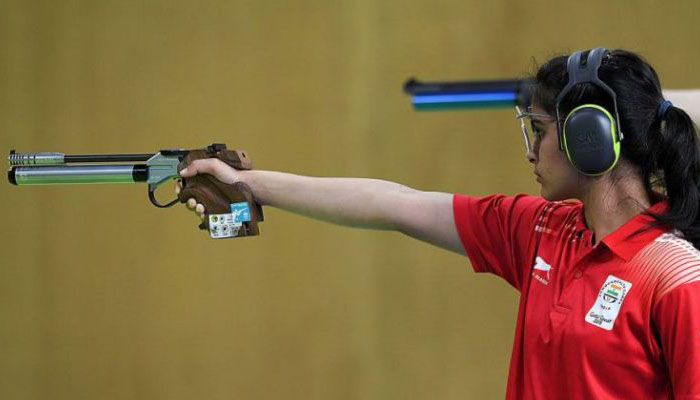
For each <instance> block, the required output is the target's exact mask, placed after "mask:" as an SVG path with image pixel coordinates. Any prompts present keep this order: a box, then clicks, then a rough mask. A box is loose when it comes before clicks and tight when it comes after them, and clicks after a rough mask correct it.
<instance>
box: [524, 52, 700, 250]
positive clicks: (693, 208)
mask: <svg viewBox="0 0 700 400" xmlns="http://www.w3.org/2000/svg"><path fill="white" fill-rule="evenodd" d="M584 57H586V53H584ZM567 59H568V57H566V56H560V57H555V58H553V59H551V60H549V61H548V62H547V63H545V64H544V65H542V66H541V67H540V68H539V70H538V71H537V74H536V76H535V87H534V90H533V96H532V101H533V103H536V104H537V105H539V106H540V107H542V108H544V110H545V111H546V112H547V113H548V114H549V115H552V116H556V110H555V107H556V104H555V102H556V97H557V95H558V94H559V92H561V90H562V89H563V88H564V86H566V84H567V82H568V79H569V76H568V73H567V67H566V63H567ZM598 76H599V77H600V79H601V80H602V81H603V82H605V83H606V84H607V85H608V86H610V87H611V88H612V89H613V90H614V91H615V93H616V95H617V108H618V111H619V113H620V127H619V129H620V130H621V131H622V133H623V134H624V139H623V140H622V142H621V155H620V157H621V161H622V162H628V163H629V164H631V165H632V166H633V167H635V168H636V169H637V170H638V172H639V173H640V175H641V177H642V179H643V180H644V184H645V187H646V190H647V192H648V193H649V194H650V195H652V191H653V190H657V191H660V192H662V194H665V195H666V196H667V197H668V202H669V208H668V210H667V211H666V212H665V213H663V214H655V213H651V212H647V215H650V216H651V217H653V218H654V219H655V221H654V222H653V223H652V225H651V226H661V225H666V226H669V227H671V228H673V229H677V230H679V231H680V232H681V233H682V234H683V236H684V238H685V239H686V240H687V241H689V242H691V243H692V244H693V246H695V248H698V249H700V146H699V142H698V137H697V128H696V127H695V125H694V124H693V121H692V120H691V119H690V117H689V116H688V114H686V112H685V111H683V110H682V109H680V108H677V107H670V108H669V109H668V110H667V111H666V113H665V115H662V116H659V115H658V109H659V105H660V104H661V103H662V102H663V101H664V98H663V94H662V92H661V85H660V83H659V77H658V75H657V74H656V71H654V68H652V67H651V65H649V64H648V63H647V62H646V61H645V60H644V59H642V57H640V56H639V55H637V54H635V53H632V52H629V51H625V50H612V51H610V52H609V53H608V55H607V56H605V57H604V58H603V61H602V63H601V65H600V68H599V69H598ZM586 103H593V104H598V105H600V106H602V107H604V108H605V109H607V110H609V111H610V112H613V110H614V107H613V100H612V99H611V98H610V96H609V95H607V94H606V93H605V92H604V91H603V90H602V89H600V88H598V87H597V86H595V85H592V84H589V83H585V84H581V85H577V86H576V87H574V88H573V89H572V90H571V91H569V93H568V94H567V95H566V96H565V97H564V99H563V100H562V102H561V104H560V110H559V113H560V116H562V118H563V116H566V115H567V114H568V113H569V112H570V111H571V110H573V109H574V108H575V107H576V106H579V105H581V104H586ZM619 165H620V163H618V166H619ZM618 170H619V168H618V167H615V169H614V170H613V171H612V174H615V173H616V172H617V171H618ZM614 178H615V175H613V179H614ZM651 226H649V227H647V229H648V228H650V227H651Z"/></svg>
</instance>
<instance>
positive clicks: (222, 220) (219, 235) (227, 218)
mask: <svg viewBox="0 0 700 400" xmlns="http://www.w3.org/2000/svg"><path fill="white" fill-rule="evenodd" d="M242 225H243V224H242V223H240V222H236V221H235V217H234V215H233V214H211V215H209V236H211V237H212V239H224V238H230V237H236V236H238V231H239V230H240V229H241V226H242Z"/></svg>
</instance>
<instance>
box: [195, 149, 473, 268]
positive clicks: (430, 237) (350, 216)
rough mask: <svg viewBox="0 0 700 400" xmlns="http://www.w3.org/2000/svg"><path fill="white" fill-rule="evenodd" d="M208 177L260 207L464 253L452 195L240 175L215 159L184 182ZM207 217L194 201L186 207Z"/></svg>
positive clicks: (374, 182) (347, 181)
mask: <svg viewBox="0 0 700 400" xmlns="http://www.w3.org/2000/svg"><path fill="white" fill-rule="evenodd" d="M197 173H207V174H211V175H214V176H216V178H217V179H219V180H220V181H222V182H224V183H229V184H233V183H235V182H243V183H245V184H247V185H248V186H249V187H250V188H251V190H252V192H253V195H254V197H255V199H256V200H257V201H258V202H259V203H260V204H262V205H267V206H272V207H276V208H280V209H283V210H286V211H290V212H293V213H296V214H300V215H305V216H308V217H311V218H316V219H319V220H322V221H326V222H330V223H334V224H339V225H344V226H351V227H358V228H367V229H381V230H395V231H399V232H402V233H404V234H406V235H408V236H411V237H414V238H416V239H419V240H422V241H425V242H428V243H431V244H434V245H436V246H439V247H442V248H444V249H447V250H451V251H454V252H457V253H461V254H465V252H464V249H463V247H462V243H461V241H460V239H459V235H458V234H457V229H456V227H455V222H454V215H453V210H452V195H451V194H448V193H438V192H423V191H420V190H415V189H411V188H409V187H407V186H404V185H400V184H398V183H394V182H388V181H383V180H379V179H367V178H316V177H308V176H301V175H294V174H289V173H283V172H272V171H259V170H253V171H237V170H235V169H233V168H231V167H229V166H228V165H226V164H224V163H223V162H221V161H220V160H217V159H207V160H197V161H194V162H193V163H192V164H191V165H190V166H189V167H188V168H187V169H186V170H183V172H182V176H183V177H190V176H194V175H196V174H197ZM188 206H189V207H190V208H195V209H196V211H197V212H198V213H199V214H202V213H203V212H204V208H203V207H202V206H201V205H197V204H196V203H195V202H194V200H193V199H191V200H190V201H189V202H188Z"/></svg>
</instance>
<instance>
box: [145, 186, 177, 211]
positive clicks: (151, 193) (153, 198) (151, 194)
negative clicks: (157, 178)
mask: <svg viewBox="0 0 700 400" xmlns="http://www.w3.org/2000/svg"><path fill="white" fill-rule="evenodd" d="M155 192H156V186H155V185H148V199H149V200H150V201H151V203H152V204H153V205H154V206H156V207H158V208H168V207H172V206H174V205H175V204H177V202H178V201H180V200H179V199H175V200H173V201H171V202H170V203H166V204H160V203H159V202H158V200H156V196H155Z"/></svg>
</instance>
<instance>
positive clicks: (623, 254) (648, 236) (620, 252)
mask: <svg viewBox="0 0 700 400" xmlns="http://www.w3.org/2000/svg"><path fill="white" fill-rule="evenodd" d="M659 197H660V198H661V200H660V201H658V202H657V203H655V204H653V205H652V206H651V207H649V208H648V209H647V210H646V211H645V212H642V213H639V214H637V215H636V216H634V217H633V218H632V219H630V220H629V221H627V222H626V223H625V224H623V225H622V226H621V227H619V228H617V230H615V231H614V232H612V233H610V234H609V235H608V236H606V237H604V238H603V239H602V240H601V241H600V242H602V243H604V244H605V246H606V247H608V248H609V249H610V250H611V251H612V252H613V253H615V255H617V256H618V257H620V258H622V259H623V260H625V262H627V261H629V260H631V259H632V257H634V256H635V255H636V254H637V252H639V251H640V250H641V249H642V248H644V246H646V245H647V244H649V242H651V241H652V240H654V239H656V238H657V237H659V236H660V235H661V234H663V233H666V232H668V231H670V230H671V228H670V227H668V226H656V227H653V228H651V229H649V230H647V231H644V232H641V233H638V234H636V235H634V236H630V235H632V234H633V233H635V232H636V231H637V230H639V229H641V228H645V227H646V226H647V225H649V224H650V223H652V222H654V221H655V219H654V218H653V217H651V216H649V215H646V214H645V213H646V212H652V213H654V214H663V213H664V212H666V210H668V199H667V198H666V197H663V196H661V195H660V196H659ZM580 210H581V214H580V218H579V221H577V224H576V225H577V228H578V229H581V230H588V228H587V227H586V225H585V222H584V214H583V207H582V208H581V209H580Z"/></svg>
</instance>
